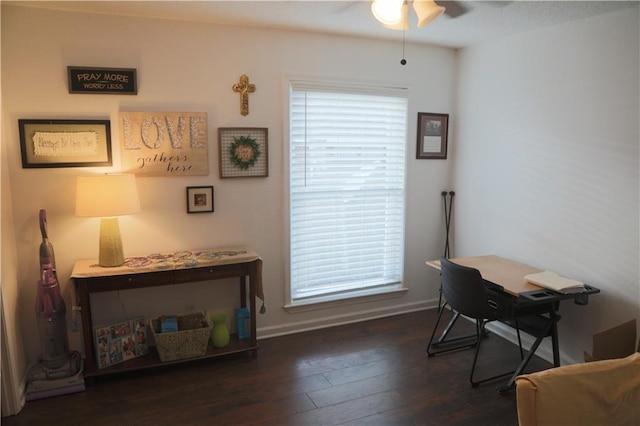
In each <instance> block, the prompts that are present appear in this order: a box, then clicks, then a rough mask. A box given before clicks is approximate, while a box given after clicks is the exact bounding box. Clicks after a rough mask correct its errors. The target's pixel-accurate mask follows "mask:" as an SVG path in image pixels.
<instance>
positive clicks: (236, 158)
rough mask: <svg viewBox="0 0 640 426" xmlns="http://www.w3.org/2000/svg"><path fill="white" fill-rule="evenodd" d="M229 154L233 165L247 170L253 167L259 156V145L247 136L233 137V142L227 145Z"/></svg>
mask: <svg viewBox="0 0 640 426" xmlns="http://www.w3.org/2000/svg"><path fill="white" fill-rule="evenodd" d="M229 156H230V159H231V162H232V163H233V165H234V166H236V167H238V168H239V169H241V170H247V169H248V168H249V167H253V165H254V164H255V162H256V161H257V160H258V157H260V146H259V145H258V143H257V142H256V140H255V139H253V138H251V137H249V136H240V137H237V138H233V143H232V144H231V146H230V147H229Z"/></svg>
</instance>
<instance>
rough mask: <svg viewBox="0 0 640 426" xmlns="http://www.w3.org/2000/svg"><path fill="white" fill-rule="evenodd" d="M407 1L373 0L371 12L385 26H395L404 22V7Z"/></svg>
mask: <svg viewBox="0 0 640 426" xmlns="http://www.w3.org/2000/svg"><path fill="white" fill-rule="evenodd" d="M404 3H405V0H373V3H371V12H372V13H373V16H375V18H376V19H377V20H378V21H380V22H381V23H382V24H384V25H395V24H398V23H400V21H401V20H402V5H403V4H404Z"/></svg>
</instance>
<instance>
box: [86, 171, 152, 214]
mask: <svg viewBox="0 0 640 426" xmlns="http://www.w3.org/2000/svg"><path fill="white" fill-rule="evenodd" d="M139 211H140V199H139V198H138V187H137V186H136V177H135V175H127V174H121V175H108V174H107V175H95V176H78V180H77V186H76V216H82V217H112V216H121V215H125V214H133V213H138V212H139Z"/></svg>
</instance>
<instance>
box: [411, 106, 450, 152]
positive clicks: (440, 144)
mask: <svg viewBox="0 0 640 426" xmlns="http://www.w3.org/2000/svg"><path fill="white" fill-rule="evenodd" d="M448 132H449V114H437V113H430V112H419V113H418V140H417V144H416V145H417V147H416V148H417V152H416V158H417V159H424V158H426V159H441V160H444V159H446V158H447V136H448Z"/></svg>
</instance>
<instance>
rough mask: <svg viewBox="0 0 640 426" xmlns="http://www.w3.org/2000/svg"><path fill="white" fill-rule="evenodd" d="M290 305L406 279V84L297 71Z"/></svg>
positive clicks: (393, 286) (377, 289)
mask: <svg viewBox="0 0 640 426" xmlns="http://www.w3.org/2000/svg"><path fill="white" fill-rule="evenodd" d="M289 102H290V103H289V108H290V116H289V120H290V123H289V125H290V129H289V139H290V141H289V208H290V210H289V230H290V259H291V261H290V277H289V278H290V286H291V295H290V296H291V300H290V302H291V303H292V304H293V305H296V304H307V303H311V302H318V301H326V300H336V299H341V298H346V297H353V296H359V295H363V294H373V293H381V292H388V291H391V290H397V289H400V288H401V285H402V284H401V282H402V272H403V266H404V265H403V260H404V256H403V251H404V216H405V214H404V209H405V163H406V156H405V147H406V139H407V138H406V128H407V95H406V89H389V88H371V87H367V88H364V87H353V86H339V85H335V84H332V85H324V84H320V83H317V82H303V81H292V82H291V91H290V99H289Z"/></svg>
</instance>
